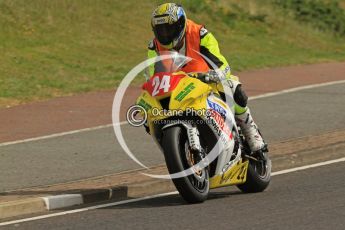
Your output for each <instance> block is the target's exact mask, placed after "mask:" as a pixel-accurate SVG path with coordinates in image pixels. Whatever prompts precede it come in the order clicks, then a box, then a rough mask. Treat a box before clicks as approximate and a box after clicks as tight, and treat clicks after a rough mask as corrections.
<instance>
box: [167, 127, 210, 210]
mask: <svg viewBox="0 0 345 230" xmlns="http://www.w3.org/2000/svg"><path fill="white" fill-rule="evenodd" d="M162 146H163V151H164V157H165V162H166V165H167V168H168V171H169V173H170V174H173V173H177V172H181V171H183V170H185V169H188V168H189V167H190V166H191V165H190V163H188V160H187V156H188V154H192V153H191V152H189V151H190V149H189V144H188V137H187V133H186V130H185V129H184V128H182V127H180V126H173V127H170V128H168V129H166V130H165V131H164V133H163V140H162ZM195 163H197V162H195ZM172 181H173V183H174V185H175V187H176V189H177V190H178V191H179V193H180V195H181V196H182V198H183V199H184V200H185V201H187V202H188V203H200V202H203V201H205V200H206V199H207V197H208V193H209V173H208V170H207V168H204V169H202V170H200V171H198V172H195V173H194V174H192V175H189V176H185V177H181V178H176V179H173V180H172Z"/></svg>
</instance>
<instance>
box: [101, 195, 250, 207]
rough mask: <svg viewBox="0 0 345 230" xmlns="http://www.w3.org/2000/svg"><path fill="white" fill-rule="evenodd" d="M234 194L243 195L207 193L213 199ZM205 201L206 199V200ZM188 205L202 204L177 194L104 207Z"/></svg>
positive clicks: (209, 198)
mask: <svg viewBox="0 0 345 230" xmlns="http://www.w3.org/2000/svg"><path fill="white" fill-rule="evenodd" d="M234 195H236V196H237V195H245V194H244V193H242V192H240V191H214V192H211V193H210V194H209V197H208V200H215V199H224V198H229V197H231V196H234ZM206 202H207V200H206ZM182 205H186V206H190V205H202V203H201V204H189V203H187V202H186V201H184V200H183V198H182V197H181V196H180V195H179V194H176V195H169V196H164V197H157V198H152V199H148V200H143V201H138V202H133V203H128V204H123V205H117V206H112V207H107V208H104V209H133V208H155V207H169V206H182Z"/></svg>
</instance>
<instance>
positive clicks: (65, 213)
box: [0, 157, 345, 226]
mask: <svg viewBox="0 0 345 230" xmlns="http://www.w3.org/2000/svg"><path fill="white" fill-rule="evenodd" d="M339 162H345V157H342V158H338V159H335V160H329V161H324V162H320V163H316V164H311V165H305V166H301V167H296V168H291V169H286V170H281V171H277V172H273V173H272V174H271V175H272V176H278V175H282V174H287V173H292V172H297V171H301V170H306V169H310V168H315V167H320V166H324V165H330V164H335V163H339ZM175 194H178V192H168V193H161V194H157V195H152V196H146V197H142V198H136V199H130V200H123V201H118V202H113V203H107V204H100V205H95V206H90V207H86V208H79V209H74V210H69V211H64V212H58V213H51V214H47V215H42V216H35V217H30V218H25V219H19V220H13V221H7V222H3V223H0V226H6V225H11V224H19V223H23V222H29V221H34V220H41V219H47V218H51V217H57V216H63V215H68V214H73V213H79V212H85V211H90V210H95V209H99V208H106V207H113V206H118V205H122V204H129V203H134V202H138V201H143V200H149V199H153V198H158V197H165V196H170V195H175Z"/></svg>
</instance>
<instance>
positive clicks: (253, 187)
mask: <svg viewBox="0 0 345 230" xmlns="http://www.w3.org/2000/svg"><path fill="white" fill-rule="evenodd" d="M263 154H265V157H264V158H265V159H262V158H261V159H260V158H259V160H253V159H249V165H248V171H247V180H246V182H245V183H244V184H241V185H237V187H238V188H239V189H240V190H241V191H242V192H246V193H255V192H262V191H264V190H265V189H266V188H267V186H268V185H269V183H270V181H271V169H272V163H271V160H270V159H269V158H268V155H267V153H263Z"/></svg>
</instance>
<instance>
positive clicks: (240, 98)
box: [234, 85, 248, 107]
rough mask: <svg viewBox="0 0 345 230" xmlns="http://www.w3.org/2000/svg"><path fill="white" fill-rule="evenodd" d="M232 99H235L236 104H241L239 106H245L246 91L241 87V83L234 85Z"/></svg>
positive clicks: (246, 100) (246, 99)
mask: <svg viewBox="0 0 345 230" xmlns="http://www.w3.org/2000/svg"><path fill="white" fill-rule="evenodd" d="M234 100H235V102H236V104H237V105H239V106H241V107H246V106H247V102H248V96H247V95H246V93H245V92H244V90H243V89H242V87H241V85H238V86H237V87H236V90H235V93H234Z"/></svg>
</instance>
